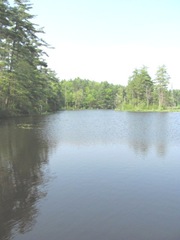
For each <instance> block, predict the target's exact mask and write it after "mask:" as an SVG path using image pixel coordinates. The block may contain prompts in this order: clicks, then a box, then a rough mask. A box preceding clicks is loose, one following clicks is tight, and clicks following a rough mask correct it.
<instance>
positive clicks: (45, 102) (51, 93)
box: [0, 0, 62, 115]
mask: <svg viewBox="0 0 180 240" xmlns="http://www.w3.org/2000/svg"><path fill="white" fill-rule="evenodd" d="M30 10H31V4H30V3H29V1H28V0H27V1H22V0H15V1H14V4H13V6H10V5H9V4H8V2H7V1H5V0H3V1H2V0H1V1H0V110H1V112H2V113H3V115H4V113H11V114H34V113H43V112H46V111H55V110H58V109H59V108H60V102H61V99H62V98H61V90H60V85H59V82H58V79H57V77H56V76H55V74H54V73H53V72H52V71H51V70H50V69H48V68H47V63H46V61H45V60H44V57H45V55H46V53H45V52H44V50H43V49H44V48H45V47H49V45H48V44H47V43H46V42H45V41H44V40H42V39H41V38H40V37H39V36H38V35H39V34H42V33H43V31H42V30H41V29H37V25H36V24H34V23H32V20H33V18H34V16H33V15H32V14H30V12H29V11H30Z"/></svg>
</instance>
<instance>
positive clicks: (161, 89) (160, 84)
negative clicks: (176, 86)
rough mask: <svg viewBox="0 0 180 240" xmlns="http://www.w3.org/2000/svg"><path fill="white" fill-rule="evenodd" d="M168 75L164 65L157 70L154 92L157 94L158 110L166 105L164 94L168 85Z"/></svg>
mask: <svg viewBox="0 0 180 240" xmlns="http://www.w3.org/2000/svg"><path fill="white" fill-rule="evenodd" d="M169 79H170V77H169V74H168V73H167V69H166V66H165V65H162V66H160V67H159V68H158V70H157V72H156V77H155V85H156V91H157V94H158V102H159V109H161V108H162V107H164V106H165V105H166V100H167V97H166V94H167V90H168V85H169Z"/></svg>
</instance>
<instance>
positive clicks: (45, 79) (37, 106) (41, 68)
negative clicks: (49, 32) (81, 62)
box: [0, 0, 180, 117]
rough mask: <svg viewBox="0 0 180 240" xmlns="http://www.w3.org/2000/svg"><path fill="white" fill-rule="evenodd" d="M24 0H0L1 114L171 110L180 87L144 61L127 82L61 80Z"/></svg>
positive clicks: (163, 69)
mask: <svg viewBox="0 0 180 240" xmlns="http://www.w3.org/2000/svg"><path fill="white" fill-rule="evenodd" d="M30 10H31V4H30V3H29V2H28V0H27V1H24V0H14V3H13V5H10V4H9V3H8V1H7V0H1V1H0V116H1V117H2V116H6V115H20V114H39V113H45V112H51V111H57V110H60V109H119V110H137V111H138V110H172V109H175V110H176V109H178V108H179V105H180V90H172V89H168V85H169V75H168V73H167V70H166V67H165V66H161V67H159V68H158V70H157V72H156V77H155V79H151V77H150V75H149V73H148V70H147V68H146V67H142V68H140V69H135V70H134V72H133V73H132V76H131V77H130V78H129V81H128V84H127V86H126V87H124V86H121V85H114V84H110V83H108V82H106V81H104V82H101V83H98V82H94V81H90V80H82V79H80V78H76V79H74V80H68V81H67V80H62V81H59V79H58V78H57V77H56V74H55V73H54V72H53V71H52V70H51V69H49V68H48V67H47V63H46V61H45V56H46V52H45V51H44V49H45V48H48V47H49V45H48V44H47V43H46V42H45V41H44V40H43V39H42V38H41V37H39V36H40V35H41V34H42V33H43V30H42V29H41V28H38V25H37V24H34V23H33V22H32V20H33V19H34V16H33V15H32V14H30V13H29V11H30Z"/></svg>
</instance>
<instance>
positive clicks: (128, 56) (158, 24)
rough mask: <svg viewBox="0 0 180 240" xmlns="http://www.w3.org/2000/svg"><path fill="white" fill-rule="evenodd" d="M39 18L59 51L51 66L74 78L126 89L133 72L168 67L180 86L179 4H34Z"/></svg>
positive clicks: (172, 0)
mask: <svg viewBox="0 0 180 240" xmlns="http://www.w3.org/2000/svg"><path fill="white" fill-rule="evenodd" d="M31 3H33V13H34V14H36V15H37V18H36V19H35V20H34V21H35V22H36V23H38V24H39V25H40V26H42V27H44V30H45V32H46V34H45V35H44V39H45V40H46V41H47V42H48V43H50V44H51V45H52V46H54V47H55V49H54V50H50V51H48V53H49V56H50V57H49V59H48V62H49V66H50V67H51V68H52V69H54V70H55V71H56V72H57V74H58V76H59V77H60V79H64V78H66V79H69V78H75V77H81V78H87V79H90V80H96V81H105V80H107V81H109V82H114V83H116V84H117V83H119V84H122V85H126V84H127V81H128V77H129V76H130V75H131V73H132V71H133V70H134V68H136V67H137V68H139V67H141V66H142V65H146V66H147V67H149V72H150V75H151V76H152V77H154V74H153V73H154V72H155V71H156V69H157V67H158V66H159V65H162V64H165V65H166V66H167V69H168V72H169V74H170V76H171V81H172V82H173V87H174V88H180V69H179V62H180V61H179V58H180V14H179V12H180V1H179V0H148V1H147V0H136V1H135V0H103V1H102V0H91V1H90V0H88V1H87V0H63V1H62V0H54V1H52V0H51V1H50V0H31Z"/></svg>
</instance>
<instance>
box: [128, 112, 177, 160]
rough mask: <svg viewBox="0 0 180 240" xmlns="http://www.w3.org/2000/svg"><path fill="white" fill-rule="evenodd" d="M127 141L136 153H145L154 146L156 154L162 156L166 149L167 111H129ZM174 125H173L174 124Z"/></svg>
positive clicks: (167, 138)
mask: <svg viewBox="0 0 180 240" xmlns="http://www.w3.org/2000/svg"><path fill="white" fill-rule="evenodd" d="M127 116H128V124H129V127H128V132H129V137H128V142H129V145H130V147H132V148H133V149H134V151H135V152H137V153H142V154H143V155H146V154H147V152H148V151H149V150H150V149H151V148H152V147H153V146H155V148H156V150H157V154H158V155H159V156H164V155H165V154H166V151H167V149H168V145H167V142H168V141H169V138H170V135H169V129H168V124H171V123H170V122H169V123H168V121H169V114H168V113H129V114H128V115H127ZM174 127H175V126H174Z"/></svg>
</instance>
